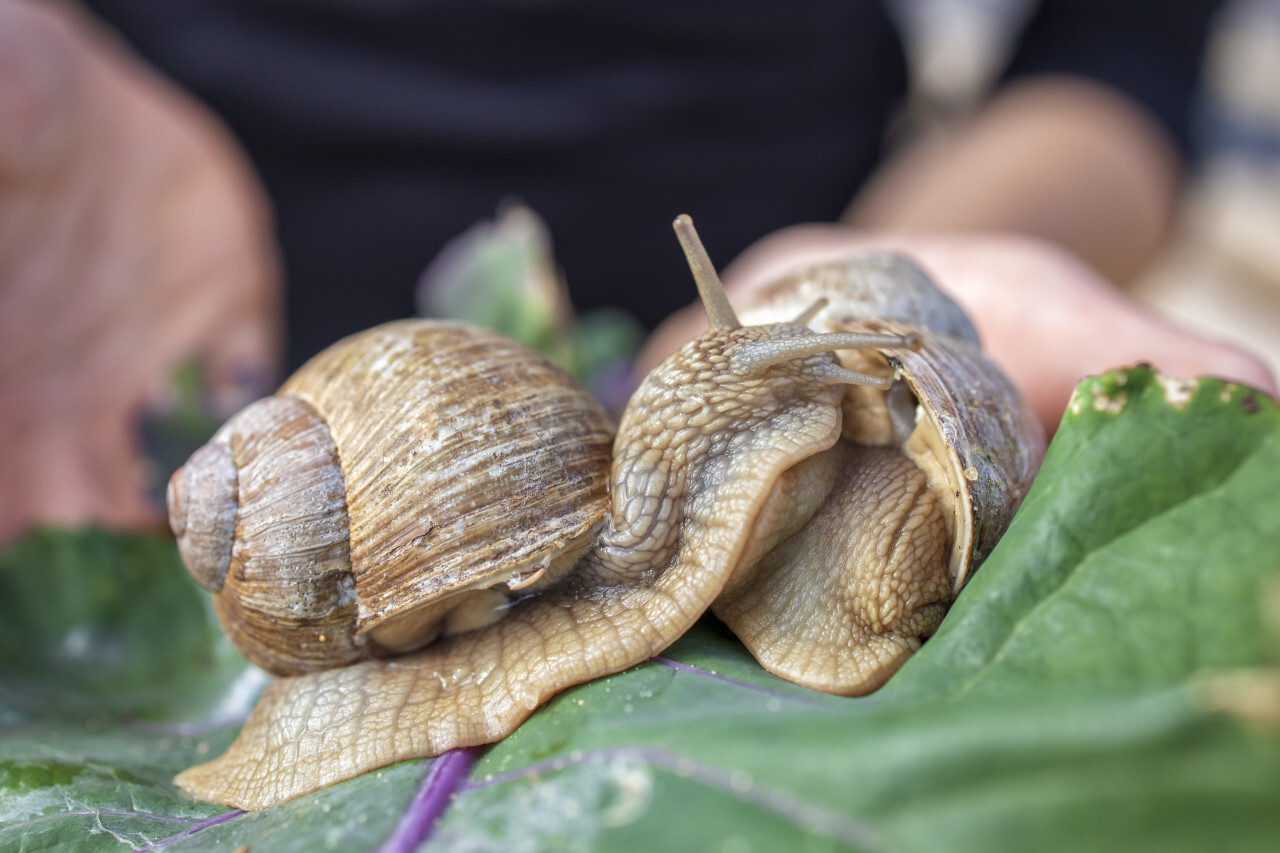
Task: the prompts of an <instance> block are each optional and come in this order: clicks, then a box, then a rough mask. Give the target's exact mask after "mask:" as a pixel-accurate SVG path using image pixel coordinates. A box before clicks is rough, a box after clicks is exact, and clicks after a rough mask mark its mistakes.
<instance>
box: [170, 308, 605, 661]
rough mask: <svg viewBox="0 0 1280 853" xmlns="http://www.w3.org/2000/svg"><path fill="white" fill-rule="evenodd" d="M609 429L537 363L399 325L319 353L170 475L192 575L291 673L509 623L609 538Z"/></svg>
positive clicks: (601, 414)
mask: <svg viewBox="0 0 1280 853" xmlns="http://www.w3.org/2000/svg"><path fill="white" fill-rule="evenodd" d="M612 433H613V424H612V422H611V420H610V418H609V416H608V415H607V413H606V412H605V411H604V410H603V409H602V408H601V407H600V405H599V404H598V403H596V402H595V400H594V399H592V398H591V396H590V395H589V394H587V393H586V392H585V391H583V390H581V389H580V388H578V386H577V385H575V384H574V383H573V381H572V380H571V379H570V378H569V377H568V376H567V375H566V374H564V373H563V371H561V370H560V369H559V368H558V367H556V366H555V365H554V364H552V363H551V362H550V361H549V360H547V359H546V358H544V357H542V356H541V355H539V354H537V353H536V352H533V351H532V350H529V349H528V348H526V347H523V346H521V345H520V344H517V343H515V342H514V341H510V340H508V339H506V338H503V337H501V336H498V335H495V334H492V333H489V332H484V331H482V330H479V329H476V328H473V327H470V326H466V325H463V324H458V323H444V322H435V321H424V320H416V321H402V322H397V323H390V324H387V325H384V326H379V327H377V328H375V329H371V330H369V331H367V332H363V333H360V334H357V335H353V336H351V337H349V338H346V339H344V340H342V341H340V342H338V343H337V344H335V345H333V346H332V347H330V348H329V349H327V350H325V351H324V352H323V353H321V354H319V355H318V356H316V357H315V358H314V359H312V360H311V361H310V362H308V363H307V364H306V365H304V366H303V367H302V368H301V369H300V370H299V371H298V372H297V373H296V374H295V375H294V376H292V377H291V378H290V379H289V380H288V381H287V382H286V383H285V384H284V385H283V386H282V387H281V389H280V391H279V392H278V393H277V395H276V396H274V397H271V398H267V399H265V400H261V401H258V402H257V403H254V404H252V405H251V406H249V407H248V408H246V409H245V410H244V411H243V412H241V413H240V414H239V415H237V416H236V417H235V418H233V419H232V420H231V421H229V422H228V423H227V424H226V425H225V426H224V427H223V429H222V430H220V431H219V433H218V434H217V435H216V436H215V437H214V439H213V440H212V441H211V442H210V444H209V445H207V446H206V447H205V448H202V449H201V450H200V451H197V453H196V454H194V455H193V456H192V459H191V461H190V462H189V463H188V464H187V465H186V466H184V468H182V469H180V470H179V471H178V472H177V473H175V475H174V477H173V480H172V481H171V483H170V491H169V504H170V515H171V520H172V522H171V523H172V525H173V529H174V532H175V534H177V536H178V539H179V548H180V549H181V551H182V554H183V558H184V561H185V562H186V563H187V566H188V568H189V569H190V570H191V571H192V574H193V575H194V576H196V578H197V580H199V581H200V582H201V583H202V584H203V585H205V586H206V587H207V588H208V589H209V590H210V591H211V592H214V593H215V607H216V609H217V611H218V613H219V616H220V617H221V619H222V622H223V626H224V628H225V629H226V631H227V633H228V635H229V636H231V637H232V639H233V641H235V642H236V643H237V645H238V646H239V647H240V648H241V650H242V651H243V652H244V653H245V655H246V656H247V657H249V658H250V659H251V660H253V661H254V662H255V663H258V664H259V665H261V666H263V667H264V668H266V669H269V670H271V671H273V672H276V673H280V674H294V673H299V672H307V671H312V670H315V669H321V668H326V667H330V666H337V665H342V664H345V663H350V662H352V661H354V660H359V659H360V658H363V657H368V656H370V655H378V654H382V653H387V652H400V651H405V650H408V649H412V648H415V647H418V646H421V645H423V644H425V643H427V642H430V641H431V640H433V639H434V638H435V637H436V636H438V635H440V634H441V633H448V632H451V631H458V630H467V629H469V628H473V627H477V626H479V625H483V624H485V623H486V622H488V621H492V620H494V619H497V618H500V616H501V615H502V613H503V609H504V607H505V604H506V603H507V601H508V597H509V593H510V592H511V591H513V590H517V589H526V588H528V589H529V590H536V589H537V588H538V587H539V586H540V585H543V584H546V583H549V582H550V581H551V580H553V579H554V578H555V577H557V576H558V575H559V574H560V573H562V572H564V571H566V570H567V569H568V568H569V567H571V566H572V564H573V562H574V559H575V557H576V554H577V552H579V551H580V550H581V549H582V548H584V547H586V545H587V544H589V542H590V541H591V540H592V538H593V537H594V534H595V532H596V531H597V530H598V529H599V526H600V525H601V524H602V523H603V516H604V512H605V507H606V499H607V479H608V471H609V457H610V446H611V443H612Z"/></svg>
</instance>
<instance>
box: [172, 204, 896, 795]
mask: <svg viewBox="0 0 1280 853" xmlns="http://www.w3.org/2000/svg"><path fill="white" fill-rule="evenodd" d="M686 228H687V229H688V230H691V226H689V225H687V223H686ZM692 265H693V266H694V268H695V271H696V270H697V269H698V266H697V264H696V263H695V264H692ZM699 286H700V288H704V287H706V288H710V289H713V290H714V289H717V288H718V287H719V283H718V280H716V281H712V282H707V281H703V280H702V279H701V278H700V280H699ZM704 302H706V303H707V304H708V313H709V314H710V315H711V319H712V325H713V327H712V329H711V331H709V332H708V333H706V334H705V335H703V336H701V337H699V338H697V339H695V340H694V341H692V342H690V343H689V344H687V345H686V346H685V347H683V348H682V349H681V350H680V351H679V352H677V353H676V354H674V355H673V356H672V357H671V358H669V359H668V360H667V361H666V362H664V363H663V364H662V365H660V366H659V367H658V368H656V369H655V370H654V371H653V372H652V373H651V374H650V375H649V377H647V378H646V381H645V382H644V384H643V385H642V387H641V388H640V389H639V390H638V391H637V393H636V395H635V396H634V397H633V398H632V400H631V402H630V403H629V405H628V408H627V411H626V412H624V414H623V416H622V419H621V422H620V424H619V431H618V437H617V439H616V442H615V444H614V452H613V466H612V474H611V485H610V502H609V509H608V512H607V514H606V516H605V519H604V522H603V527H602V529H601V530H600V532H599V534H598V536H597V537H596V539H595V540H594V542H593V544H592V545H591V546H590V547H589V548H588V549H587V550H586V551H585V552H584V553H583V555H582V556H581V558H580V559H579V560H578V562H577V564H576V566H574V567H573V569H572V571H569V572H567V573H565V574H563V575H562V576H561V577H560V578H559V579H558V580H557V581H556V582H555V583H554V584H551V585H550V586H549V587H548V588H546V589H545V590H543V591H542V592H540V594H537V595H531V596H528V597H525V598H521V599H520V600H518V601H516V602H514V603H513V604H511V605H510V606H509V607H507V608H505V612H504V615H503V617H502V618H501V619H499V620H497V621H494V622H492V623H491V624H488V625H486V626H484V627H481V628H479V629H477V630H472V631H469V632H465V633H460V634H457V635H454V636H446V637H443V638H442V639H440V640H438V641H437V642H435V643H433V644H431V645H430V646H428V647H426V648H424V649H423V650H421V651H419V652H416V653H413V654H409V655H404V656H401V657H396V658H389V659H385V660H376V659H375V660H366V661H362V662H360V663H356V664H353V665H351V666H346V667H340V668H337V669H332V670H327V671H323V672H315V673H310V674H307V675H302V676H299V677H295V678H285V679H280V680H278V681H276V682H274V683H273V684H271V685H270V686H269V687H268V688H267V690H266V691H265V693H264V694H263V696H262V698H261V699H260V701H259V703H258V705H257V707H256V708H255V709H254V711H253V713H252V715H251V716H250V718H249V720H248V721H247V722H246V724H245V726H244V728H243V729H242V731H241V733H240V735H239V737H238V738H237V739H236V741H235V742H234V743H233V744H232V745H231V747H230V748H229V749H228V750H227V752H226V753H225V754H224V755H222V756H220V757H219V758H217V759H215V760H214V761H212V762H209V763H208V764H205V765H201V766H198V767H194V768H192V769H190V770H187V771H186V772H184V773H182V774H181V775H179V776H178V777H177V780H176V781H177V783H178V784H179V785H180V786H182V787H183V788H185V789H186V790H188V791H190V792H192V793H193V794H195V795H196V796H198V797H200V798H202V799H208V800H214V801H217V802H222V803H225V804H228V805H234V806H237V807H240V808H246V809H253V808H260V807H262V806H266V805H270V804H273V803H277V802H280V801H283V800H287V799H290V798H292V797H295V796H298V795H299V794H302V793H306V792H308V791H311V790H315V789H316V788H319V787H322V786H324V785H327V784H330V783H332V782H335V781H338V780H341V779H346V778H350V777H352V776H355V775H358V774H359V773H362V772H364V771H366V770H370V769H373V768H375V767H379V766H382V765H385V764H388V763H390V762H393V761H397V760H402V759H406V758H413V757H423V756H430V755H436V754H439V753H441V752H444V751H445V750H448V749H451V748H455V747H459V746H468V745H474V744H480V743H488V742H492V741H495V740H498V739H500V738H502V737H505V736H506V735H507V734H510V733H511V732H512V731H513V730H514V729H515V728H516V727H517V726H518V725H519V724H520V723H521V722H522V721H523V720H524V719H525V718H526V717H527V716H528V715H529V714H530V713H531V712H532V711H533V710H534V709H535V708H537V707H538V706H539V705H540V704H542V703H543V702H545V701H546V700H547V699H549V698H550V697H552V696H554V695H555V694H556V693H558V692H560V691H562V690H564V689H565V688H567V687H569V686H571V685H573V684H577V683H580V682H583V681H587V680H590V679H593V678H597V677H600V676H602V675H607V674H610V673H614V672H618V671H621V670H623V669H626V668H628V667H630V666H633V665H635V664H638V663H641V662H643V661H645V660H647V659H648V658H650V657H651V656H653V655H654V654H656V653H658V652H659V651H661V650H662V649H664V648H666V647H667V646H668V645H670V644H671V643H672V642H674V641H675V640H676V639H677V638H678V637H679V636H680V635H681V634H683V633H684V632H685V631H686V630H687V629H688V628H689V627H690V626H691V625H692V624H693V623H694V622H695V621H696V620H697V619H698V618H699V616H701V614H702V613H703V612H704V611H705V610H706V609H707V608H708V607H709V606H710V605H711V603H712V602H713V601H714V600H715V598H716V597H717V596H718V595H719V594H720V593H721V591H722V590H723V588H724V586H725V584H726V583H727V582H728V581H729V579H730V578H731V577H732V576H733V575H734V573H735V572H736V571H738V570H739V569H740V567H741V566H742V565H744V562H748V561H751V560H754V559H756V558H758V557H759V556H760V555H761V554H763V553H765V552H766V551H768V550H770V549H772V548H773V547H774V546H775V545H776V544H777V542H778V541H780V540H781V539H783V538H785V536H786V535H789V534H790V533H792V532H793V531H795V530H797V529H799V528H801V527H802V526H803V525H804V523H805V521H806V520H807V516H808V515H811V514H812V513H814V512H816V511H817V508H818V505H819V504H820V502H821V500H822V498H823V497H825V494H826V491H827V490H828V489H829V488H830V487H831V485H832V483H833V482H834V469H832V468H830V467H829V466H828V465H827V464H826V463H825V462H823V461H822V457H823V456H824V452H825V451H828V450H829V449H830V448H831V447H832V446H833V445H835V443H836V442H837V441H838V439H839V437H840V425H841V415H840V409H839V403H840V397H841V385H842V384H843V383H846V382H849V381H851V375H850V374H849V373H848V372H847V371H845V370H843V369H842V368H841V367H840V366H839V365H838V363H837V360H836V358H835V356H834V355H833V354H832V352H831V351H832V350H833V349H834V348H835V347H836V346H852V345H856V344H860V343H862V342H863V341H862V339H860V338H849V337H847V336H840V337H832V336H829V335H815V334H813V333H812V332H810V331H809V330H807V329H805V328H803V327H799V326H796V325H792V324H787V323H782V324H773V325H767V326H752V327H740V326H739V325H738V323H737V320H736V318H734V317H732V313H731V309H727V304H728V303H727V301H725V300H723V295H722V292H721V294H720V297H719V298H717V297H716V296H714V295H713V296H712V297H711V300H710V301H708V300H707V299H706V297H705V296H704ZM871 340H872V341H873V342H876V343H878V344H879V345H882V346H891V345H892V344H894V343H897V344H898V345H903V344H906V343H909V341H908V340H906V339H903V338H892V337H885V336H879V337H878V338H872V339H871ZM815 455H816V456H815ZM811 459H816V460H817V461H809V460H811ZM797 466H799V467H797ZM811 469H812V470H811ZM824 471H826V472H829V473H825V474H824V473H823V472H824ZM788 472H792V473H788ZM797 472H799V473H797ZM813 483H818V484H819V485H817V486H816V487H815V486H813V485H811V484H813ZM348 488H350V484H348ZM797 496H799V498H800V499H799V500H792V498H795V497H797ZM353 551H354V549H353Z"/></svg>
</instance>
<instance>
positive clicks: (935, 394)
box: [713, 255, 1045, 695]
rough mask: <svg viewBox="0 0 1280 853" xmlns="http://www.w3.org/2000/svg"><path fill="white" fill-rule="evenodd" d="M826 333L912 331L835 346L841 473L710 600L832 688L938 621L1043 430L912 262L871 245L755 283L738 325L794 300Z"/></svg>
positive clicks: (897, 651) (769, 653)
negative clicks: (897, 341) (816, 308)
mask: <svg viewBox="0 0 1280 853" xmlns="http://www.w3.org/2000/svg"><path fill="white" fill-rule="evenodd" d="M815 299H823V300H825V301H826V302H827V306H826V307H825V308H824V310H822V311H821V312H818V313H817V314H815V315H814V316H812V317H811V318H810V325H811V327H812V328H814V329H815V330H817V331H823V332H836V331H841V332H869V331H875V332H896V333H899V334H909V333H915V334H917V335H918V337H919V339H920V341H921V344H920V346H919V347H917V348H915V349H913V350H894V351H890V350H887V349H885V350H882V351H880V352H879V353H876V352H868V351H866V350H859V351H841V352H840V357H841V360H842V362H843V363H844V365H845V366H846V367H847V368H849V369H850V370H859V371H865V372H869V373H873V374H877V375H886V376H887V375H894V376H897V377H899V378H900V380H901V381H900V382H897V383H895V384H894V386H893V388H891V389H890V390H889V391H888V392H885V391H881V390H877V389H873V388H867V387H858V386H849V387H848V389H847V391H846V394H845V399H844V401H843V404H842V406H843V410H844V425H843V429H842V434H843V438H842V440H841V442H840V445H839V449H838V453H839V458H838V459H837V460H836V461H834V462H833V463H832V464H834V465H836V466H837V467H838V469H839V473H838V475H837V483H836V486H835V487H834V488H833V490H832V492H831V494H830V495H829V496H828V497H827V498H826V499H825V500H824V502H823V503H822V506H821V509H820V510H819V512H818V513H817V514H816V515H815V516H814V518H813V519H812V521H811V522H809V524H808V525H807V526H806V527H804V528H803V529H802V530H800V531H798V532H797V533H796V534H795V535H794V536H793V537H791V538H789V539H787V540H785V541H783V542H781V543H780V544H779V545H778V546H777V548H776V549H774V550H773V551H772V552H770V553H769V554H767V555H765V556H764V557H763V558H762V559H761V560H760V561H759V562H758V563H756V564H754V565H753V566H749V567H747V568H746V569H745V570H744V571H743V572H742V573H740V574H739V575H738V576H737V577H735V578H734V579H733V581H732V582H731V584H730V587H729V588H728V589H727V590H726V591H725V593H724V594H723V595H722V596H721V597H720V598H719V599H718V600H717V602H716V603H715V606H714V608H713V609H714V611H715V613H716V615H717V616H719V617H720V618H721V619H722V620H724V621H725V623H726V624H727V625H728V626H729V627H730V629H731V630H733V631H734V633H735V634H737V635H738V637H739V638H740V639H741V640H742V641H743V643H744V644H745V645H746V646H747V648H748V649H749V650H750V651H751V652H752V654H753V655H755V657H756V659H757V660H759V662H760V663H761V665H763V666H764V667H765V668H766V669H769V670H770V671H772V672H774V673H775V674H778V675H780V676H782V677H784V678H787V679H788V680H791V681H794V682H796V683H798V684H803V685H806V686H809V687H812V688H814V689H817V690H823V691H826V692H829V693H838V694H843V695H861V694H864V693H868V692H870V691H872V690H875V689H877V688H878V687H880V686H881V685H882V684H883V683H884V682H885V681H886V680H887V679H888V678H889V676H891V675H892V674H893V673H894V672H895V671H897V669H898V668H899V667H900V666H901V665H902V664H903V663H905V661H906V660H907V658H909V657H910V655H911V654H912V653H913V652H914V651H915V650H916V649H917V648H919V646H920V644H921V643H922V642H923V641H924V639H925V638H927V637H928V636H930V635H931V634H932V633H933V632H934V631H935V630H936V629H937V627H938V625H939V624H940V623H941V621H942V617H943V616H944V615H945V613H946V610H947V608H948V606H949V605H950V603H951V601H952V600H953V599H954V597H955V595H956V594H957V593H958V592H959V589H960V587H961V586H962V585H963V584H964V581H965V580H966V578H967V577H968V575H969V574H970V573H972V571H973V570H974V569H975V568H976V567H977V566H978V565H979V564H980V562H981V561H982V559H983V558H985V556H986V555H987V554H988V553H990V550H991V548H992V547H994V545H995V543H996V541H997V540H998V539H999V538H1000V536H1001V535H1002V534H1003V532H1004V530H1005V528H1006V527H1007V526H1008V524H1009V521H1010V520H1011V518H1012V516H1013V513H1014V511H1015V510H1016V509H1017V507H1018V505H1019V504H1020V503H1021V500H1022V498H1023V497H1024V496H1025V494H1026V491H1027V489H1028V488H1029V487H1030V484H1031V481H1032V479H1033V478H1034V477H1035V474H1036V471H1037V470H1038V469H1039V465H1040V460H1041V459H1042V458H1043V455H1044V445H1045V439H1044V433H1043V431H1042V429H1041V428H1040V426H1039V421H1038V420H1037V419H1036V417H1035V415H1034V413H1033V412H1032V410H1031V408H1030V406H1029V405H1028V403H1027V401H1026V400H1025V398H1024V397H1023V395H1022V394H1021V393H1020V392H1019V391H1018V389H1017V388H1016V387H1014V385H1013V384H1012V383H1011V382H1010V381H1009V380H1008V379H1007V378H1006V377H1005V376H1004V374H1003V373H1002V372H1001V371H1000V370H999V369H998V368H997V367H996V366H995V365H994V364H993V363H992V362H990V361H989V360H988V359H987V358H986V357H985V356H984V355H983V354H982V352H981V349H980V347H979V345H978V339H977V334H976V332H975V331H974V330H973V326H972V324H971V323H970V322H969V320H968V318H967V317H966V316H965V315H964V313H963V311H961V310H960V308H959V306H957V305H956V304H955V303H954V302H952V301H951V300H950V299H949V298H948V297H946V296H945V295H944V294H942V293H941V292H940V291H939V290H938V289H937V288H936V286H934V285H933V283H932V282H931V281H930V280H929V278H928V276H927V275H925V274H924V273H923V272H922V271H921V270H920V269H919V268H918V267H916V266H915V265H914V264H912V263H911V262H910V261H908V260H907V259H905V258H903V257H900V256H897V255H868V256H863V257H859V258H857V259H853V260H850V261H848V262H844V263H838V264H828V265H823V266H821V267H815V268H813V269H810V270H804V271H801V272H798V273H796V274H794V275H792V276H790V277H788V278H787V279H784V280H781V281H779V282H777V283H775V284H774V285H772V286H770V287H767V288H765V289H763V290H761V291H758V292H756V293H755V294H753V296H752V298H751V299H749V300H748V304H747V305H746V306H744V309H743V318H744V320H746V321H747V322H754V323H762V322H771V321H774V320H776V319H777V318H779V317H783V316H789V315H790V314H791V313H792V312H794V311H795V310H797V309H798V308H801V307H803V305H804V304H807V303H810V302H812V301H813V300H815Z"/></svg>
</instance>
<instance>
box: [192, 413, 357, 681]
mask: <svg viewBox="0 0 1280 853" xmlns="http://www.w3.org/2000/svg"><path fill="white" fill-rule="evenodd" d="M208 446H209V447H213V448H217V447H219V446H222V447H225V448H227V450H228V451H229V452H230V458H231V459H232V461H233V462H234V465H235V471H236V476H237V495H238V503H237V510H236V518H235V537H234V543H233V545H232V548H231V558H230V563H229V570H228V571H227V574H226V579H225V582H224V584H223V587H222V590H221V591H220V592H219V593H218V594H217V595H215V597H214V608H215V610H217V612H218V616H219V618H220V619H221V621H222V623H223V627H224V629H225V630H226V632H227V634H228V635H229V636H230V637H231V639H232V641H233V642H235V644H236V646H237V647H239V648H240V650H241V651H242V652H243V653H244V654H245V656H246V657H248V658H249V659H250V660H252V661H253V662H254V663H256V664H258V665H259V666H261V667H263V668H264V669H268V670H270V671H272V672H275V673H279V674H296V673H300V672H310V671H313V670H317V669H324V668H327V667H331V666H341V665H343V664H346V663H351V662H353V661H356V660H360V659H362V658H365V657H367V656H368V654H369V649H368V648H367V643H366V641H365V640H364V638H363V637H360V636H358V635H357V634H356V632H355V585H354V578H353V577H352V574H351V556H350V545H349V541H348V537H349V533H348V529H349V523H348V519H347V509H346V494H345V488H344V482H343V476H342V469H341V466H340V465H339V463H338V454H337V448H336V447H335V446H334V443H333V438H332V436H331V435H330V433H329V428H328V425H327V424H326V423H325V421H324V419H323V418H322V417H321V416H320V414H319V413H318V412H317V411H316V410H315V409H314V408H312V406H310V405H309V404H308V403H306V402H305V401H303V400H300V399H298V398H296V397H290V396H277V397H268V398H266V399H263V400H259V401H257V402H256V403H253V404H252V405H250V406H248V407H247V408H246V409H244V410H243V411H241V412H240V413H239V414H237V415H236V416H235V417H233V418H232V419H231V420H230V421H228V422H227V424H226V425H225V426H223V428H222V429H221V430H219V432H218V434H217V435H216V436H214V439H213V441H212V442H210V444H209V445H208ZM215 452H219V453H222V452H221V451H215ZM193 459H194V457H193Z"/></svg>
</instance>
